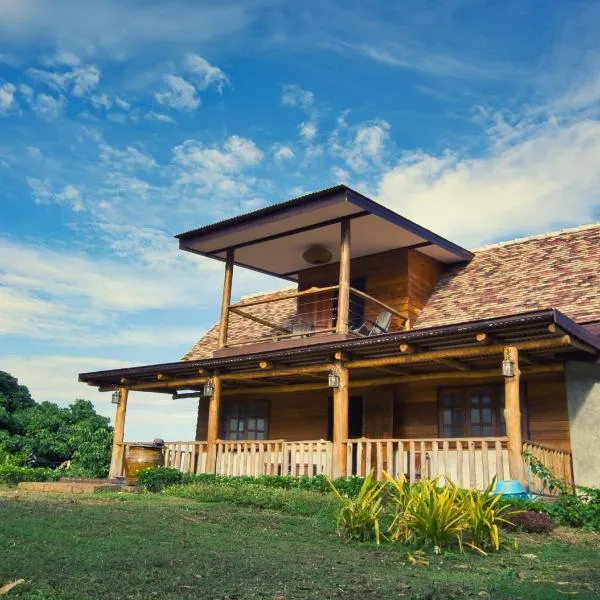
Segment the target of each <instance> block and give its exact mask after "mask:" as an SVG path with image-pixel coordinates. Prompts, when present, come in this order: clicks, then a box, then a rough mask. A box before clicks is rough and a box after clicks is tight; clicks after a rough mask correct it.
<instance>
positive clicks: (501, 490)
mask: <svg viewBox="0 0 600 600" xmlns="http://www.w3.org/2000/svg"><path fill="white" fill-rule="evenodd" d="M494 492H495V493H496V494H501V495H502V496H508V497H510V498H528V497H529V494H528V493H527V491H526V490H525V488H524V487H523V485H522V484H521V482H520V481H517V480H516V479H508V480H506V481H496V486H495V487H494Z"/></svg>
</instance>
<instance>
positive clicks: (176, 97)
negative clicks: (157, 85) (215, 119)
mask: <svg viewBox="0 0 600 600" xmlns="http://www.w3.org/2000/svg"><path fill="white" fill-rule="evenodd" d="M164 81H165V83H166V84H167V88H168V89H166V90H165V91H163V92H156V94H154V97H155V98H156V100H157V102H159V103H160V104H163V105H165V106H169V107H171V108H181V109H184V110H196V109H197V108H198V107H199V106H200V98H198V96H197V94H196V88H195V87H194V86H193V85H192V84H191V83H190V82H189V81H186V80H185V79H184V78H183V77H179V75H165V77H164Z"/></svg>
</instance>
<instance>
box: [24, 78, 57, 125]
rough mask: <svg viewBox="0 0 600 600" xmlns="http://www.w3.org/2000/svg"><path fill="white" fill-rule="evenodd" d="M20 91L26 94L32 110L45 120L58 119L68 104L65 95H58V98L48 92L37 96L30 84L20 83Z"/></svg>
mask: <svg viewBox="0 0 600 600" xmlns="http://www.w3.org/2000/svg"><path fill="white" fill-rule="evenodd" d="M19 91H20V92H21V94H22V95H23V96H24V98H25V101H26V102H27V104H29V106H30V108H31V110H32V111H33V112H34V113H35V114H36V116H37V117H39V118H40V119H43V120H44V121H54V120H55V119H57V118H58V117H59V116H60V114H61V112H62V110H63V108H64V106H65V104H66V102H65V99H64V97H63V96H58V97H57V98H55V97H54V96H50V95H48V94H37V96H36V95H35V93H34V91H33V89H32V88H31V87H29V86H28V85H20V86H19Z"/></svg>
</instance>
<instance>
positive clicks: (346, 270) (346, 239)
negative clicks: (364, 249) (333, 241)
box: [336, 219, 350, 334]
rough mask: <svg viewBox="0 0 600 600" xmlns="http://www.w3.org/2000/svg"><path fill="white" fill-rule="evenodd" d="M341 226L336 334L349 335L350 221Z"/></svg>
mask: <svg viewBox="0 0 600 600" xmlns="http://www.w3.org/2000/svg"><path fill="white" fill-rule="evenodd" d="M341 226H342V234H341V237H340V277H339V289H338V306H337V323H336V333H342V334H345V333H348V321H349V313H350V219H344V220H343V221H342V222H341Z"/></svg>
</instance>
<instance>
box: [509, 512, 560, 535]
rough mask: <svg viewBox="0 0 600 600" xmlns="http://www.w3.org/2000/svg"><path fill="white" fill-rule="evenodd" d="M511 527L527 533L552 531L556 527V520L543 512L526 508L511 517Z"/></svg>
mask: <svg viewBox="0 0 600 600" xmlns="http://www.w3.org/2000/svg"><path fill="white" fill-rule="evenodd" d="M510 520H511V524H510V525H509V526H508V528H509V529H518V530H519V531H525V532H527V533H550V532H551V531H552V530H553V529H554V528H555V527H556V525H555V523H554V521H553V520H552V519H551V518H550V517H549V516H548V515H547V514H546V513H543V512H534V511H531V510H526V511H523V512H520V513H519V514H517V515H514V516H512V517H511V519H510Z"/></svg>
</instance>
